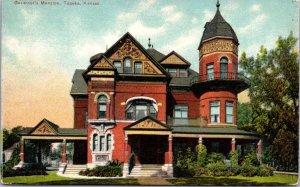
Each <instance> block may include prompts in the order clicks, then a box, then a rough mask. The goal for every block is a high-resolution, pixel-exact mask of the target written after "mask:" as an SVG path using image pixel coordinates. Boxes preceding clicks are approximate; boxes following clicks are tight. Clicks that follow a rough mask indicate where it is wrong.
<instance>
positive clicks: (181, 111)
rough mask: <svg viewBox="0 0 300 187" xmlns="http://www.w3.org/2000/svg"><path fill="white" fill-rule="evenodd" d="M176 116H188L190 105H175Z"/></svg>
mask: <svg viewBox="0 0 300 187" xmlns="http://www.w3.org/2000/svg"><path fill="white" fill-rule="evenodd" d="M174 118H188V106H187V105H175V107H174Z"/></svg>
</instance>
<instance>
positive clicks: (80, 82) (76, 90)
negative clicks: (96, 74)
mask: <svg viewBox="0 0 300 187" xmlns="http://www.w3.org/2000/svg"><path fill="white" fill-rule="evenodd" d="M84 71H85V70H84V69H76V70H75V73H74V75H73V79H72V83H73V84H72V88H71V95H82V94H88V92H87V84H86V82H85V80H84V78H83V75H82V73H83V72H84Z"/></svg>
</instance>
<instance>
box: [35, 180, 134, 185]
mask: <svg viewBox="0 0 300 187" xmlns="http://www.w3.org/2000/svg"><path fill="white" fill-rule="evenodd" d="M83 184H84V185H93V184H101V185H139V183H138V181H137V180H136V179H74V180H57V181H48V182H38V183H34V185H83Z"/></svg>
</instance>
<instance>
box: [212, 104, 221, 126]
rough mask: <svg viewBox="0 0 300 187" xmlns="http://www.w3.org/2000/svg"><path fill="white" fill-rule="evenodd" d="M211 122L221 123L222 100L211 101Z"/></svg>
mask: <svg viewBox="0 0 300 187" xmlns="http://www.w3.org/2000/svg"><path fill="white" fill-rule="evenodd" d="M210 122H211V123H220V101H213V102H210Z"/></svg>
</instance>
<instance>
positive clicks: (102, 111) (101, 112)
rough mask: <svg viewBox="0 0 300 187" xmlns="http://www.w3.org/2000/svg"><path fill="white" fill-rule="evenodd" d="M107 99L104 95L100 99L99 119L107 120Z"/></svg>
mask: <svg viewBox="0 0 300 187" xmlns="http://www.w3.org/2000/svg"><path fill="white" fill-rule="evenodd" d="M106 103H107V98H106V96H104V95H100V96H99V97H98V118H106Z"/></svg>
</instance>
